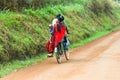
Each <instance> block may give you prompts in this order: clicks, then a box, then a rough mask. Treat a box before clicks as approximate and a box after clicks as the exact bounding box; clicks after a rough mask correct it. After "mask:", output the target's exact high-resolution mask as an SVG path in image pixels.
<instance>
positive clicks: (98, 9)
mask: <svg viewBox="0 0 120 80" xmlns="http://www.w3.org/2000/svg"><path fill="white" fill-rule="evenodd" d="M87 8H88V9H89V10H90V11H92V12H93V13H94V14H96V15H99V13H102V12H104V13H109V12H111V9H112V5H111V3H110V0H90V1H89V2H88V4H87Z"/></svg>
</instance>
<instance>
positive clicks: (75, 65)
mask: <svg viewBox="0 0 120 80" xmlns="http://www.w3.org/2000/svg"><path fill="white" fill-rule="evenodd" d="M0 80H120V30H118V31H116V32H113V33H111V34H109V35H107V36H104V37H102V38H100V39H97V40H95V41H93V42H91V43H89V44H87V45H85V46H82V47H79V48H75V49H73V50H71V51H70V60H69V61H66V60H65V58H64V57H63V61H62V64H57V61H56V58H55V57H52V58H49V59H47V60H45V61H43V62H42V63H37V64H34V65H32V66H30V67H27V68H24V69H20V70H18V71H16V72H13V73H11V74H9V75H7V76H5V77H3V78H0Z"/></svg>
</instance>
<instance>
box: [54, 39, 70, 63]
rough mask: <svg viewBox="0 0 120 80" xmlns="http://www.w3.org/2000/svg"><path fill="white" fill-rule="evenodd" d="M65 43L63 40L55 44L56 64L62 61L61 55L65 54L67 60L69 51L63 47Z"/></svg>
mask: <svg viewBox="0 0 120 80" xmlns="http://www.w3.org/2000/svg"><path fill="white" fill-rule="evenodd" d="M65 46H66V43H65V42H64V41H62V42H60V43H59V44H58V45H57V52H56V59H57V62H58V64H61V63H62V56H63V54H64V55H65V58H66V60H69V53H68V52H67V51H68V50H66V49H65Z"/></svg>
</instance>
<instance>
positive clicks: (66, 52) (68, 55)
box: [64, 50, 70, 60]
mask: <svg viewBox="0 0 120 80" xmlns="http://www.w3.org/2000/svg"><path fill="white" fill-rule="evenodd" d="M64 54H65V58H66V60H69V59H70V54H69V52H68V51H66V50H65V51H64Z"/></svg>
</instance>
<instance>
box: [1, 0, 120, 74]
mask: <svg viewBox="0 0 120 80" xmlns="http://www.w3.org/2000/svg"><path fill="white" fill-rule="evenodd" d="M45 1H46V0H45ZM71 1H73V0H71ZM95 3H96V4H95ZM111 3H114V2H109V0H101V1H99V0H89V1H88V2H87V0H74V1H73V2H71V4H69V5H65V4H66V3H65V2H64V4H57V5H52V6H51V5H46V6H45V7H43V8H37V9H34V8H31V9H26V8H24V9H22V11H21V12H13V11H10V10H5V11H4V10H3V11H1V12H0V63H1V64H2V65H0V76H1V75H4V74H6V73H7V72H9V71H10V72H11V70H12V69H13V67H14V68H15V69H16V68H17V69H18V68H21V67H23V66H24V65H23V64H21V65H22V66H21V65H20V66H19V67H18V66H17V65H18V63H19V62H22V63H23V61H24V60H25V64H26V65H30V64H32V63H33V61H34V59H37V60H35V61H39V59H41V58H40V57H39V58H38V57H37V58H33V57H36V56H38V55H41V54H42V53H46V50H45V44H46V42H47V40H48V39H49V37H50V33H49V28H48V25H49V24H50V23H51V21H52V19H53V18H54V17H55V15H56V14H58V13H61V14H62V15H64V17H65V20H66V22H67V24H68V29H69V32H70V34H69V36H68V38H69V40H70V42H71V44H72V46H71V48H73V47H77V46H79V45H83V44H84V43H87V42H89V41H91V40H94V38H92V39H90V37H91V36H93V37H94V36H99V35H103V34H105V33H106V32H110V31H112V30H113V29H116V28H117V29H118V26H119V25H120V10H119V7H116V6H114V5H113V4H111ZM96 33H97V34H96ZM96 38H97V37H96ZM84 40H85V42H84ZM74 43H77V44H74ZM79 43H80V44H79ZM14 60H15V62H14ZM29 60H32V61H31V62H30V63H29ZM11 64H15V65H14V66H9V65H11ZM5 68H6V70H5ZM10 68H11V69H10ZM8 69H10V70H8ZM3 70H4V71H5V72H4V71H3Z"/></svg>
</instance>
